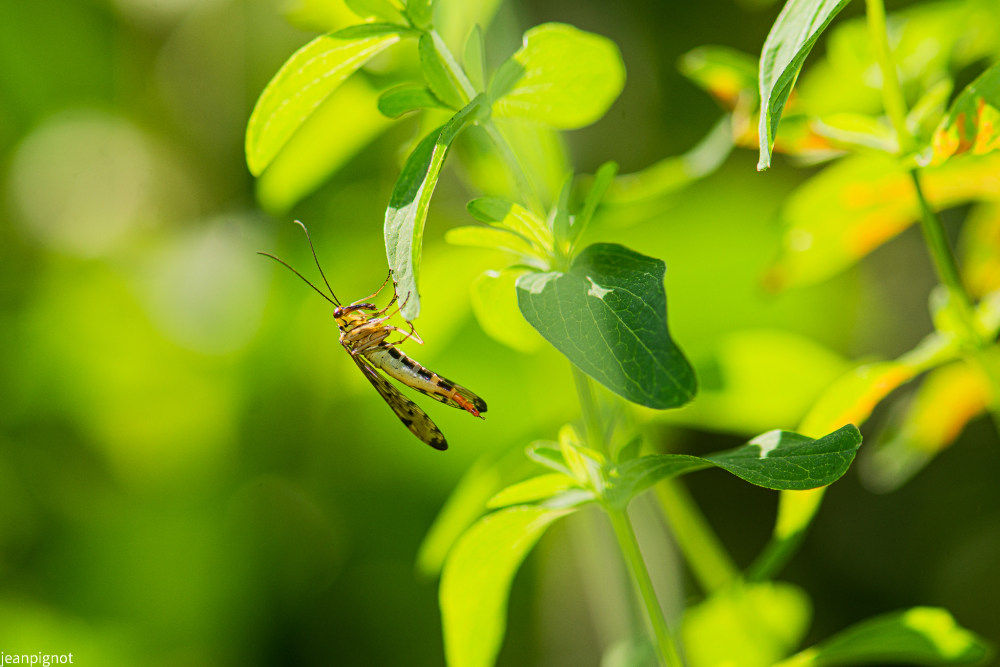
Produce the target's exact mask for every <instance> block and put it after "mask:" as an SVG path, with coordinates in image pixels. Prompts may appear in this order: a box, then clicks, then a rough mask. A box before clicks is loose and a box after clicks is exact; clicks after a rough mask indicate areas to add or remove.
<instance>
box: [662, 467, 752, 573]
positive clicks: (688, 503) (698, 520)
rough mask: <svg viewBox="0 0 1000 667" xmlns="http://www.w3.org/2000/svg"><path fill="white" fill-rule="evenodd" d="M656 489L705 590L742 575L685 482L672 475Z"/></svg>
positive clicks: (667, 516)
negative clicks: (687, 489)
mask: <svg viewBox="0 0 1000 667" xmlns="http://www.w3.org/2000/svg"><path fill="white" fill-rule="evenodd" d="M655 489H656V497H657V498H658V499H659V501H660V507H661V508H662V510H663V514H664V515H665V516H666V518H667V522H668V523H669V524H670V533H671V535H673V537H674V539H675V540H676V541H677V546H678V548H679V549H680V550H681V553H682V554H684V560H685V561H687V564H688V566H689V567H690V568H691V571H692V572H693V573H694V576H695V578H696V579H698V583H699V585H701V588H702V590H703V591H705V592H706V593H711V592H713V591H717V590H719V589H721V588H724V587H725V586H726V585H728V584H730V583H732V582H733V581H735V580H736V579H738V578H739V576H740V573H739V569H738V568H737V567H736V564H735V563H733V561H732V559H731V558H730V557H729V554H728V553H726V550H725V549H724V548H723V547H722V543H721V542H720V541H719V538H718V537H717V536H716V535H715V533H714V532H713V531H712V529H711V527H710V526H709V525H708V522H707V521H705V516H704V515H703V514H702V513H701V511H700V510H699V509H698V506H697V505H696V504H695V503H694V501H693V500H692V499H691V496H690V495H688V493H687V491H686V490H685V489H684V487H683V485H681V484H680V482H678V481H676V480H672V479H668V480H664V481H662V482H660V483H659V484H657V485H656V487H655Z"/></svg>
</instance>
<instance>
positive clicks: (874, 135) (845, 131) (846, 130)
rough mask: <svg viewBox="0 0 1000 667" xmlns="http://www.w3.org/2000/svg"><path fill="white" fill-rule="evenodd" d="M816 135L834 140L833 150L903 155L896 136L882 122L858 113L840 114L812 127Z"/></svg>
mask: <svg viewBox="0 0 1000 667" xmlns="http://www.w3.org/2000/svg"><path fill="white" fill-rule="evenodd" d="M812 129H813V131H814V132H815V133H816V134H818V135H819V136H821V137H826V138H827V139H829V140H830V142H831V143H832V145H833V146H835V147H838V148H844V149H845V150H850V151H855V152H861V151H864V150H874V151H880V152H882V153H889V154H892V155H895V154H896V153H897V152H898V151H899V144H898V143H897V141H896V134H895V133H894V132H893V131H892V128H891V127H889V126H888V125H887V124H886V123H883V122H882V121H881V120H880V119H878V118H874V117H872V116H868V115H865V114H858V113H836V114H830V115H828V116H823V117H822V118H819V119H817V120H815V121H813V123H812Z"/></svg>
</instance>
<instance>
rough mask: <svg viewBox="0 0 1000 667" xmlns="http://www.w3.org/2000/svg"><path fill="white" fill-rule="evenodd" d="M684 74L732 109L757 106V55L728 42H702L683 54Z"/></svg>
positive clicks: (682, 65)
mask: <svg viewBox="0 0 1000 667" xmlns="http://www.w3.org/2000/svg"><path fill="white" fill-rule="evenodd" d="M678 67H679V69H680V71H681V74H683V75H684V76H686V77H687V78H688V79H690V80H691V81H692V82H693V83H694V84H695V85H697V86H699V87H700V88H701V89H702V90H704V91H705V92H707V93H708V94H709V95H711V96H712V97H714V98H715V99H716V100H718V101H719V103H720V104H721V105H722V106H723V108H725V109H727V110H729V111H732V110H733V109H735V108H736V107H737V106H738V105H746V106H751V105H752V106H754V107H756V106H757V99H758V98H757V59H756V58H754V57H753V56H751V55H749V54H746V53H743V52H742V51H737V50H736V49H732V48H730V47H728V46H714V45H711V46H699V47H698V48H696V49H693V50H691V51H688V52H687V53H685V54H684V55H683V56H681V60H680V64H679V66H678Z"/></svg>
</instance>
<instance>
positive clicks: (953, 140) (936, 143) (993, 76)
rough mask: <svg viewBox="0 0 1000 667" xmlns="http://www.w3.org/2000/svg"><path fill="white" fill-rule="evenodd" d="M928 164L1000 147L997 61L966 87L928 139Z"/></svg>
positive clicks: (999, 81)
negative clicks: (930, 147) (954, 156)
mask: <svg viewBox="0 0 1000 667" xmlns="http://www.w3.org/2000/svg"><path fill="white" fill-rule="evenodd" d="M931 146H932V149H933V155H932V157H931V163H932V164H937V163H939V162H944V161H945V160H947V159H948V158H950V157H952V156H953V155H961V154H962V153H971V154H972V155H983V154H985V153H990V152H993V151H995V150H997V149H998V148H1000V63H996V64H994V65H993V66H992V67H990V68H989V69H988V70H986V71H985V72H983V73H982V74H981V75H980V76H979V78H977V79H976V80H975V81H973V82H972V83H970V84H969V85H968V86H966V88H965V90H963V91H962V92H961V93H960V94H959V96H958V97H957V98H955V102H954V103H953V104H952V105H951V109H950V110H949V111H948V115H947V116H945V118H944V120H942V121H941V124H940V125H938V128H937V130H935V132H934V136H933V138H932V139H931Z"/></svg>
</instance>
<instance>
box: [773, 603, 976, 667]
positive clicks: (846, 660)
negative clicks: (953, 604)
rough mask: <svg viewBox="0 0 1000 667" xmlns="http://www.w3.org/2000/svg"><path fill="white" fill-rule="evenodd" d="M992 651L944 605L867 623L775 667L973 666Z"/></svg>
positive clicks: (898, 612) (874, 619) (872, 619)
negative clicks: (866, 665)
mask: <svg viewBox="0 0 1000 667" xmlns="http://www.w3.org/2000/svg"><path fill="white" fill-rule="evenodd" d="M991 653H992V651H991V650H990V648H989V646H988V645H987V644H986V642H984V641H983V640H982V639H981V638H980V637H978V636H976V635H975V634H974V633H972V632H970V631H968V630H966V629H965V628H963V627H962V626H960V625H959V624H958V623H956V622H955V619H954V618H953V617H952V615H951V614H949V613H948V612H947V611H946V610H944V609H939V608H936V607H914V608H912V609H908V610H906V611H896V612H891V613H888V614H883V615H882V616H876V617H875V618H871V619H868V620H867V621H862V622H861V623H858V624H856V625H853V626H851V627H849V628H847V629H846V630H844V631H842V632H840V633H838V634H836V635H834V636H833V637H831V638H830V639H828V640H826V641H824V642H822V643H821V644H819V645H818V646H814V647H812V648H809V649H806V650H805V651H803V652H801V653H799V654H798V655H795V656H792V657H791V658H789V659H788V660H784V661H782V662H780V663H778V664H777V665H775V667H826V666H827V665H864V664H873V663H896V664H905V665H972V664H977V663H981V662H982V661H984V660H985V659H986V658H987V657H989V656H990V654H991Z"/></svg>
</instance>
